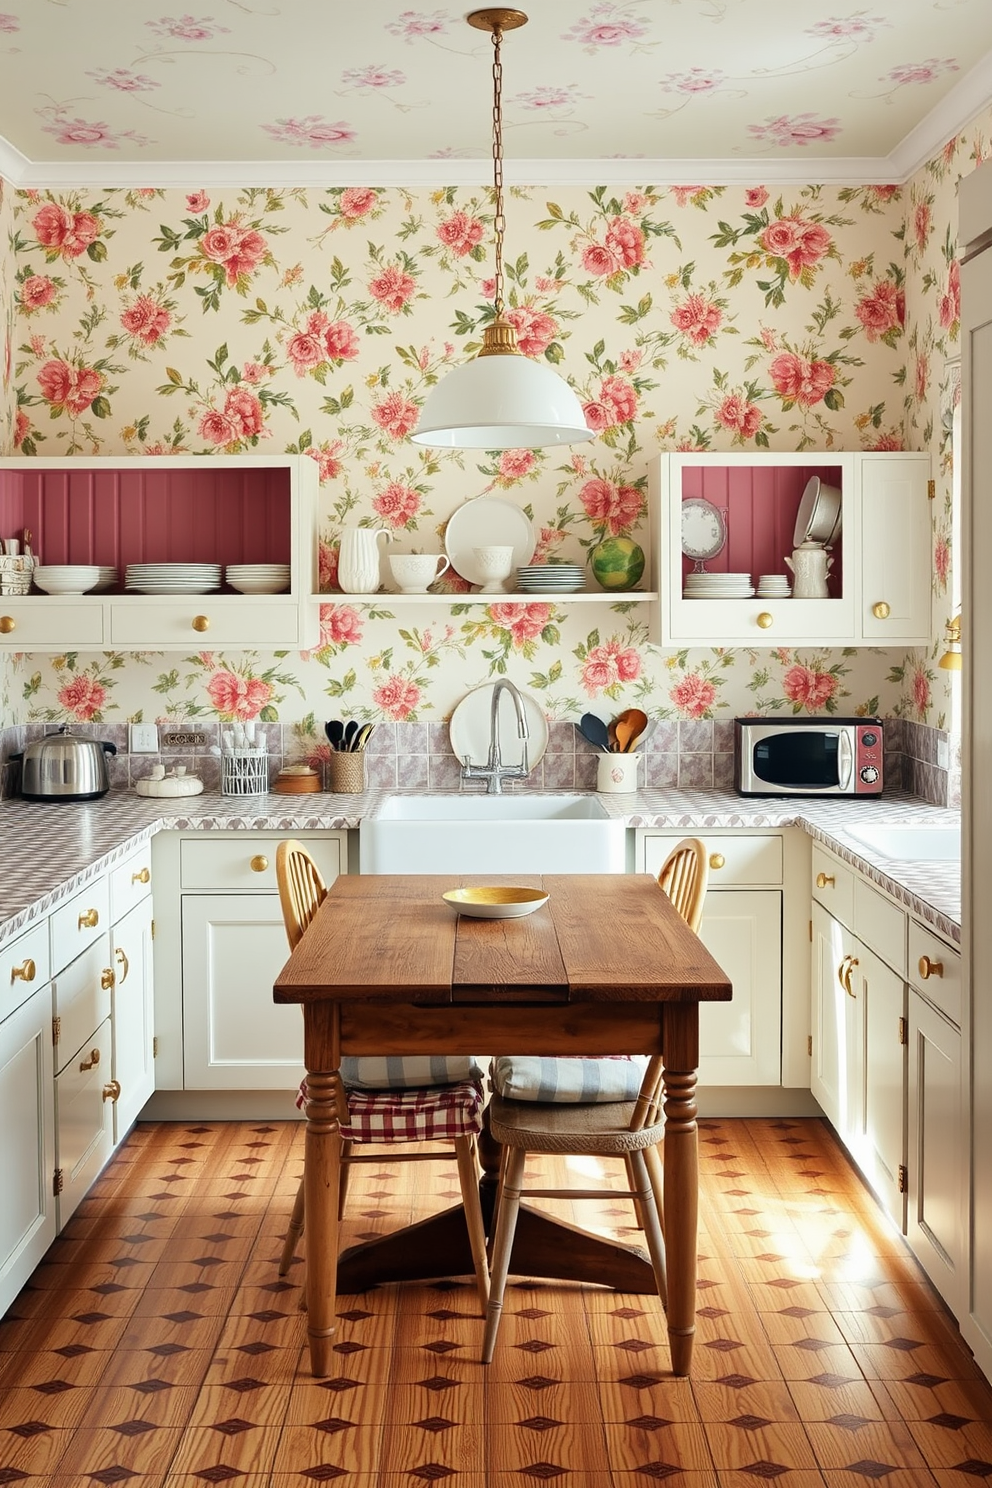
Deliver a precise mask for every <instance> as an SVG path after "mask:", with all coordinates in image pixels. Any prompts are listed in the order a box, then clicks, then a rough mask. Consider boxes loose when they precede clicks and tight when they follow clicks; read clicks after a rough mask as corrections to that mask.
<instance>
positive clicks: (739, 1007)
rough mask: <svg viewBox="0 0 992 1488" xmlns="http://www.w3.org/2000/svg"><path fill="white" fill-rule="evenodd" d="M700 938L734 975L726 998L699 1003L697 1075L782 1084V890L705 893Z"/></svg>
mask: <svg viewBox="0 0 992 1488" xmlns="http://www.w3.org/2000/svg"><path fill="white" fill-rule="evenodd" d="M699 938H700V939H701V940H702V942H703V944H704V945H705V946H706V949H707V950H708V951H709V952H710V953H711V955H713V956H714V957H715V958H716V960H717V961H718V962H719V963H720V965H721V966H722V967H723V969H724V971H725V972H726V973H727V975H728V976H729V977H730V980H731V981H732V982H733V986H734V995H733V999H732V1001H731V1002H729V1003H719V1004H717V1003H711V1004H709V1005H706V1004H703V1005H702V1006H701V1007H700V1010H699V1045H700V1050H699V1053H700V1058H699V1076H700V1079H701V1080H702V1081H704V1082H705V1083H707V1084H710V1085H778V1084H779V1083H780V1081H781V1076H782V1053H781V1046H782V895H781V893H780V892H779V891H778V890H776V889H762V890H753V889H752V890H743V889H741V890H736V889H725V890H721V891H720V892H719V893H716V894H712V893H711V894H707V896H706V907H705V909H704V911H703V921H702V924H701V926H700V930H699Z"/></svg>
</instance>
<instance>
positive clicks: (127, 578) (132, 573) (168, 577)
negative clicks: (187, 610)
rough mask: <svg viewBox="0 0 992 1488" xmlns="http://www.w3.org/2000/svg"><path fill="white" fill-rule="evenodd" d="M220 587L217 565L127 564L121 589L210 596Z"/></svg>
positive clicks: (140, 592) (219, 566) (149, 592)
mask: <svg viewBox="0 0 992 1488" xmlns="http://www.w3.org/2000/svg"><path fill="white" fill-rule="evenodd" d="M220 586H221V565H220V564H219V563H129V564H128V566H127V568H126V569H125V571H124V588H125V589H131V590H136V591H137V593H138V594H210V593H211V592H212V591H213V590H214V589H219V588H220Z"/></svg>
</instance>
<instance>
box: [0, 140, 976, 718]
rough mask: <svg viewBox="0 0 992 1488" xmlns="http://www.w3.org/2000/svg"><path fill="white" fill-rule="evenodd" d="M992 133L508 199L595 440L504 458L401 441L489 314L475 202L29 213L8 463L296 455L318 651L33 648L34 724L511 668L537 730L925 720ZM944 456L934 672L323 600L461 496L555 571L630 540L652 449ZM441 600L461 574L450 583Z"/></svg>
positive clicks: (29, 700)
mask: <svg viewBox="0 0 992 1488" xmlns="http://www.w3.org/2000/svg"><path fill="white" fill-rule="evenodd" d="M988 135H989V118H988V116H985V117H984V118H983V119H982V120H980V121H978V123H976V124H975V125H973V126H971V127H970V128H969V130H968V131H966V132H965V133H964V134H963V135H961V136H960V137H958V138H957V139H956V140H955V141H953V142H952V143H951V145H949V147H948V149H947V150H945V151H944V152H943V153H942V154H941V155H940V156H939V157H938V158H937V159H935V160H934V161H931V162H929V163H928V165H927V166H926V167H925V168H924V169H923V170H922V171H921V172H919V174H918V175H917V176H916V177H915V178H914V179H913V180H912V181H911V182H910V183H909V184H908V186H906V187H904V188H897V187H895V186H891V185H886V184H884V183H883V184H880V185H877V186H872V187H863V186H862V187H851V188H837V187H826V186H819V185H815V184H810V185H806V186H802V187H795V188H789V189H786V190H782V189H779V188H770V187H766V186H764V185H761V184H755V185H753V186H751V187H741V188H738V187H707V186H695V187H693V186H679V187H672V188H665V189H661V188H655V187H652V186H651V185H645V186H644V187H643V188H641V189H638V190H626V191H623V192H618V193H613V192H612V191H611V190H610V188H609V187H608V186H600V187H597V188H594V189H591V190H581V189H579V188H574V187H573V188H568V189H562V190H558V191H554V192H550V191H548V190H541V189H538V188H527V189H516V190H514V191H513V192H512V193H511V196H510V200H509V201H508V213H507V215H508V222H507V277H508V300H509V316H510V319H511V320H512V321H513V322H514V324H515V325H516V327H517V330H518V335H519V338H520V341H521V345H522V347H523V349H524V350H525V351H526V352H527V353H528V354H530V355H534V356H539V357H544V358H545V359H546V360H547V361H549V362H550V363H551V364H552V365H554V366H555V367H556V368H557V369H558V370H559V371H560V372H561V373H562V374H564V375H565V376H567V377H568V378H569V379H570V380H571V381H572V383H573V384H574V386H575V387H576V389H577V390H578V392H579V395H580V397H581V400H582V403H583V405H584V408H585V412H586V418H587V421H588V422H589V424H590V426H591V427H593V428H594V429H595V430H596V431H597V437H596V439H595V440H594V441H593V442H591V443H590V444H587V445H582V446H576V447H574V449H572V450H565V451H554V450H539V451H529V450H511V451H506V452H503V453H502V454H497V455H489V456H486V455H485V454H479V453H477V452H469V451H464V452H462V451H454V452H444V453H439V452H437V451H431V450H421V449H419V448H418V447H417V446H415V445H412V444H411V443H410V442H409V440H408V439H407V438H406V436H407V435H408V433H409V432H410V430H411V429H412V428H413V426H414V424H415V422H416V418H417V413H418V409H419V407H420V405H421V404H422V402H423V400H424V397H425V396H426V393H427V392H428V390H429V389H430V387H431V386H432V385H433V384H434V382H435V381H436V380H437V379H438V378H439V377H441V376H443V375H444V373H445V371H446V370H447V369H448V368H449V367H451V366H453V365H455V364H456V363H457V362H459V361H461V360H462V359H463V358H465V357H466V356H468V355H471V353H472V351H473V349H474V348H475V347H476V346H477V345H478V344H479V339H480V334H481V330H482V328H483V326H484V325H485V323H486V320H487V318H488V317H489V315H490V313H491V311H490V306H489V303H488V296H489V295H490V294H491V292H492V281H491V278H490V274H491V256H490V253H489V245H490V241H491V235H492V212H491V206H490V202H489V199H488V195H487V193H485V192H480V193H473V192H472V191H471V190H468V189H458V190H456V189H443V188H439V189H437V190H435V191H428V190H418V191H407V190H404V189H402V188H391V189H388V190H386V189H373V188H356V187H349V188H345V189H332V190H303V189H288V190H280V191H268V190H262V189H249V190H242V191H236V190H221V191H216V190H199V189H193V190H190V191H189V192H187V193H181V192H176V191H167V192H166V191H158V190H151V189H149V190H146V191H122V190H121V191H116V190H111V191H106V192H95V191H94V192H86V193H75V192H74V193H46V192H39V191H29V192H24V193H19V194H18V196H17V199H16V203H15V208H14V222H13V227H12V231H11V235H10V239H9V241H10V253H9V258H8V261H7V263H6V265H5V267H6V270H7V273H8V277H9V280H10V285H11V288H10V291H9V293H10V294H11V296H12V298H13V299H14V301H15V302H16V305H15V308H16V317H17V319H16V333H15V336H14V353H13V368H12V392H11V393H10V394H8V397H9V401H10V405H11V407H10V413H11V414H13V416H14V419H15V427H14V429H13V432H12V435H11V439H10V442H9V448H10V449H11V451H12V452H16V451H20V452H22V453H24V454H26V455H29V456H33V455H66V456H71V455H74V454H76V455H82V454H115V455H117V454H122V453H127V454H133V455H140V454H144V453H159V454H161V453H169V452H173V451H175V452H179V451H184V452H185V451H189V452H194V453H205V454H211V453H216V452H229V453H247V452H258V453H262V452H264V451H265V450H266V449H269V450H272V451H294V452H300V453H302V454H304V455H305V456H307V457H309V458H311V459H313V460H314V461H315V462H316V464H317V467H318V470H319V475H320V482H321V486H320V491H321V495H320V520H319V528H320V570H321V581H322V588H324V589H326V590H328V591H329V598H328V603H327V604H326V605H325V606H323V610H322V624H321V638H320V643H319V645H318V647H317V648H316V649H314V650H313V651H311V652H309V653H307V654H304V655H298V654H295V655H278V656H276V655H272V654H268V655H266V654H262V653H255V652H252V653H247V652H245V653H236V652H227V653H224V654H221V653H216V652H207V653H199V654H191V655H189V656H180V655H178V654H168V653H166V654H144V655H117V654H102V653H101V654H100V655H98V656H93V655H85V654H80V653H73V652H68V651H67V653H66V655H65V656H62V657H47V656H40V655H39V656H35V657H29V658H26V659H24V660H22V661H21V663H20V665H19V669H18V682H19V689H18V690H19V693H20V697H19V699H18V700H17V702H16V709H17V713H18V718H19V721H30V720H34V719H42V718H64V717H71V718H76V719H80V720H92V721H104V720H110V721H113V720H116V721H121V720H123V719H125V718H127V717H129V716H130V717H133V716H136V715H143V716H145V717H161V718H166V717H168V718H172V719H179V718H182V719H192V718H197V717H201V718H208V717H209V718H215V719H216V718H220V719H237V718H243V719H247V718H253V717H259V718H262V719H264V720H268V721H276V720H279V721H284V722H285V721H293V720H297V719H301V718H306V717H309V716H311V715H314V714H315V715H316V716H317V717H318V718H320V717H322V716H323V717H327V716H331V715H332V714H341V713H344V714H350V715H354V716H357V717H380V718H382V717H384V718H391V719H403V720H406V719H408V720H430V719H441V718H444V717H445V716H447V715H448V714H450V711H451V709H452V707H453V706H454V705H455V703H457V701H458V700H459V698H461V697H462V696H463V695H464V693H465V692H467V691H468V690H469V689H470V688H472V687H474V686H476V685H478V684H479V683H481V682H484V681H486V680H487V679H488V678H491V677H492V676H494V675H496V674H497V673H502V672H506V673H507V674H509V675H510V676H512V677H513V679H514V680H515V681H516V682H517V683H518V684H520V685H521V686H524V687H527V688H529V689H530V690H531V691H533V692H535V693H537V694H538V695H539V696H540V697H541V700H542V702H543V703H544V705H545V707H546V709H547V711H548V713H549V715H550V716H552V717H558V718H577V717H578V716H579V715H580V714H581V713H582V712H584V711H586V710H587V709H592V710H593V711H601V712H607V711H611V710H615V709H616V707H617V706H618V705H620V706H635V705H636V706H639V707H643V708H644V709H645V711H647V712H648V713H649V714H650V715H651V716H653V717H660V718H668V719H689V720H691V719H711V718H715V719H718V718H729V717H732V716H733V715H734V713H736V712H746V711H754V710H756V709H762V710H769V711H774V710H785V711H793V712H803V711H809V712H822V711H838V712H854V711H858V710H861V711H875V710H876V709H877V710H879V711H881V712H883V713H897V714H901V715H902V716H904V717H907V718H911V719H914V720H917V721H922V722H930V723H940V722H941V720H942V718H943V716H944V713H945V710H946V696H947V693H946V689H947V687H948V685H949V683H948V679H947V674H946V673H943V672H938V671H937V670H936V668H935V665H934V661H935V656H936V654H937V650H936V648H937V644H938V639H939V637H941V636H942V633H943V623H944V619H945V618H946V615H945V610H946V606H947V595H948V593H949V590H948V583H949V573H950V564H951V554H950V536H949V534H950V496H949V492H950V467H949V459H950V454H949V449H948V447H947V441H946V438H944V437H943V434H942V430H943V425H942V423H941V417H942V409H941V386H942V383H943V381H944V380H945V379H944V378H943V374H942V368H943V360H944V358H946V357H948V356H953V355H954V354H955V350H956V345H957V300H956V296H957V275H956V265H955V262H954V253H955V223H956V206H955V197H954V184H955V181H956V178H957V176H958V175H959V174H960V173H961V172H962V171H964V170H966V169H971V168H973V166H974V164H975V163H976V162H977V160H978V159H979V158H981V155H982V153H983V152H984V151H985V150H986V148H987V146H986V141H987V139H988ZM904 445H905V446H906V447H909V448H930V449H932V450H933V451H934V452H935V454H936V455H937V456H938V463H939V465H940V473H941V480H940V489H939V496H938V502H937V510H936V512H935V519H936V533H935V548H934V586H935V595H936V597H937V602H936V605H935V613H934V636H935V640H934V644H933V646H932V647H931V648H930V654H929V655H926V656H922V655H920V654H919V653H916V652H913V653H910V654H908V655H903V654H902V653H898V654H896V653H891V652H888V653H887V652H880V651H874V650H869V649H863V650H843V651H841V650H837V649H831V648H828V647H823V648H803V649H802V650H800V651H793V650H788V649H781V650H776V651H760V652H759V651H749V650H739V651H731V650H724V649H721V648H707V649H700V650H698V651H697V650H690V651H677V652H675V651H673V652H670V653H667V654H662V653H659V652H657V651H655V650H653V649H652V648H650V647H649V646H648V644H647V635H648V629H647V615H646V612H645V606H643V605H637V604H630V603H624V602H623V601H615V600H614V601H605V600H604V604H603V606H602V607H600V606H598V605H597V606H595V607H593V606H589V605H572V606H570V605H569V603H568V599H567V596H563V597H560V598H555V599H554V600H549V599H547V598H542V599H541V600H540V601H537V600H534V601H527V602H514V601H510V600H505V601H504V600H500V599H497V600H495V601H494V602H493V603H491V604H489V605H487V606H486V607H485V608H482V607H477V606H472V607H460V606H457V605H456V606H455V607H454V608H452V609H448V608H447V607H445V608H443V609H442V608H436V609H433V610H432V609H430V607H428V606H425V607H424V608H423V609H420V608H419V607H418V608H414V609H399V608H395V607H394V609H392V610H391V609H390V607H389V601H388V596H385V595H381V596H379V597H377V598H376V599H375V600H374V601H370V602H369V603H368V604H365V603H363V604H353V603H345V602H342V601H340V600H335V599H334V598H333V594H332V591H333V589H334V584H335V579H336V562H337V549H336V543H337V538H338V535H339V533H340V531H341V529H342V527H344V526H346V525H353V524H355V523H361V524H363V525H366V526H381V527H385V528H387V529H388V530H389V531H390V532H391V533H392V534H393V535H394V536H395V537H396V539H397V540H398V541H397V545H396V550H397V551H410V550H421V551H438V550H439V548H440V545H441V542H442V538H443V532H444V526H445V523H446V522H447V520H448V518H449V517H450V516H451V515H452V513H453V512H454V511H455V510H456V509H457V508H458V507H459V506H460V505H461V504H462V502H464V501H465V500H466V499H468V498H470V497H473V496H477V495H479V494H482V493H486V492H488V493H491V494H498V495H500V496H503V497H505V498H507V499H510V500H512V501H514V502H517V503H519V504H520V505H521V506H522V507H523V509H524V510H525V512H526V513H527V514H528V516H529V517H530V518H531V520H532V522H533V526H534V530H535V537H536V544H537V553H538V555H539V556H540V557H543V558H550V559H556V558H565V559H578V560H581V561H584V560H585V559H586V558H587V556H588V553H589V550H590V549H591V547H592V546H594V545H595V543H596V542H598V541H599V540H600V539H601V538H602V537H604V536H606V535H617V536H632V537H633V538H634V539H635V540H636V539H638V538H640V539H642V540H645V541H646V538H645V533H646V500H647V495H646V488H647V480H646V471H647V465H648V462H649V460H650V459H651V457H652V456H653V455H654V454H655V453H656V452H658V451H659V450H683V449H707V450H713V451H714V452H719V451H729V450H745V451H748V450H751V451H761V450H806V449H809V450H817V449H843V448H855V449H898V448H901V447H903V446H904ZM439 587H441V588H442V589H443V588H447V590H448V591H449V592H451V591H454V592H458V590H459V588H462V589H463V588H464V587H465V586H464V583H463V582H462V581H460V580H459V579H458V578H457V576H452V575H445V576H444V577H443V578H442V580H441V581H440V585H439Z"/></svg>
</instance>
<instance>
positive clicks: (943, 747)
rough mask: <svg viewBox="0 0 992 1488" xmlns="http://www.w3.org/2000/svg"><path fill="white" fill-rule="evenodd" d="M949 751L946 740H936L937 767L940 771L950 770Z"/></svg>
mask: <svg viewBox="0 0 992 1488" xmlns="http://www.w3.org/2000/svg"><path fill="white" fill-rule="evenodd" d="M950 765H951V749H950V745H949V744H948V742H947V740H946V739H938V740H937V767H938V769H941V770H948V769H950Z"/></svg>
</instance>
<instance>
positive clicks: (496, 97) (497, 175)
mask: <svg viewBox="0 0 992 1488" xmlns="http://www.w3.org/2000/svg"><path fill="white" fill-rule="evenodd" d="M502 42H503V28H502V27H501V26H499V25H496V26H494V27H493V197H494V200H495V207H496V215H495V216H494V218H493V232H494V233H495V236H496V291H495V294H494V296H493V303H494V308H495V310H496V319H497V320H499V319H500V318H501V317H502V314H503V234H504V233H505V231H506V218H505V217H504V215H503V61H502V57H501V55H500V48H501V46H502Z"/></svg>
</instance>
